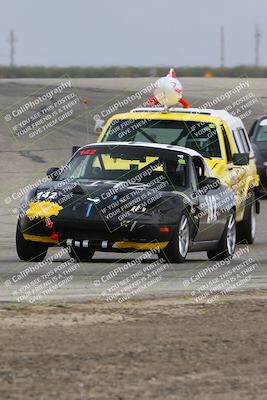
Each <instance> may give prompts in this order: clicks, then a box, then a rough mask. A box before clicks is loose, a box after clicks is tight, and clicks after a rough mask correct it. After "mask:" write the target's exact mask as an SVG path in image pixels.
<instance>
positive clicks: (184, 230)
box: [160, 213, 190, 263]
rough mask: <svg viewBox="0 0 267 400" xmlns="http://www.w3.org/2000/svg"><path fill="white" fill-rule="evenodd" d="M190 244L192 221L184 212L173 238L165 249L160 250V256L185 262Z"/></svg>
mask: <svg viewBox="0 0 267 400" xmlns="http://www.w3.org/2000/svg"><path fill="white" fill-rule="evenodd" d="M189 244H190V222H189V218H188V216H187V215H186V214H185V213H183V214H182V216H181V219H180V221H179V224H178V227H177V228H176V229H175V231H174V234H173V237H172V240H171V241H170V242H169V244H168V246H167V247H166V248H165V249H164V251H161V252H160V256H161V257H163V258H164V259H165V260H166V261H167V262H170V263H183V262H184V260H185V259H186V256H187V253H188V250H189Z"/></svg>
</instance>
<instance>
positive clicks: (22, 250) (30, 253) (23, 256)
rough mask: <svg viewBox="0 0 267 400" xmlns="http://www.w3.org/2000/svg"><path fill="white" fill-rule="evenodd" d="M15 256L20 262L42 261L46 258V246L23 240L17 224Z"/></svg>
mask: <svg viewBox="0 0 267 400" xmlns="http://www.w3.org/2000/svg"><path fill="white" fill-rule="evenodd" d="M16 249H17V254H18V256H19V258H20V260H22V261H35V262H38V261H43V259H44V258H45V256H46V253H47V250H48V246H47V245H46V244H44V243H38V242H32V241H30V240H25V239H24V237H23V234H22V232H21V228H20V225H19V223H18V224H17V231H16Z"/></svg>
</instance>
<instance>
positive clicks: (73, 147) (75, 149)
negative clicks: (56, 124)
mask: <svg viewBox="0 0 267 400" xmlns="http://www.w3.org/2000/svg"><path fill="white" fill-rule="evenodd" d="M80 147H81V146H72V155H73V154H75V153H76V151H77V150H79V148H80Z"/></svg>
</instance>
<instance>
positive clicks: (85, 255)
mask: <svg viewBox="0 0 267 400" xmlns="http://www.w3.org/2000/svg"><path fill="white" fill-rule="evenodd" d="M94 254H95V252H94V250H90V249H88V248H79V247H75V249H73V247H71V248H70V249H69V255H70V256H71V257H72V258H74V259H75V260H77V261H78V262H79V261H80V262H86V261H90V260H91V259H92V257H93V256H94Z"/></svg>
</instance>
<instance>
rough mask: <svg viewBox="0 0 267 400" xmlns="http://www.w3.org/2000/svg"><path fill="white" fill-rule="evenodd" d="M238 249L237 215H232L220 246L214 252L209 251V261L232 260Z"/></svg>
mask: <svg viewBox="0 0 267 400" xmlns="http://www.w3.org/2000/svg"><path fill="white" fill-rule="evenodd" d="M235 247H236V220H235V214H234V213H231V215H230V216H229V217H228V220H227V224H226V227H225V229H224V231H223V234H222V237H221V239H220V241H219V243H218V246H217V248H216V249H214V250H208V251H207V255H208V258H209V260H214V261H220V260H224V259H225V258H232V257H233V255H234V252H235Z"/></svg>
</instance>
